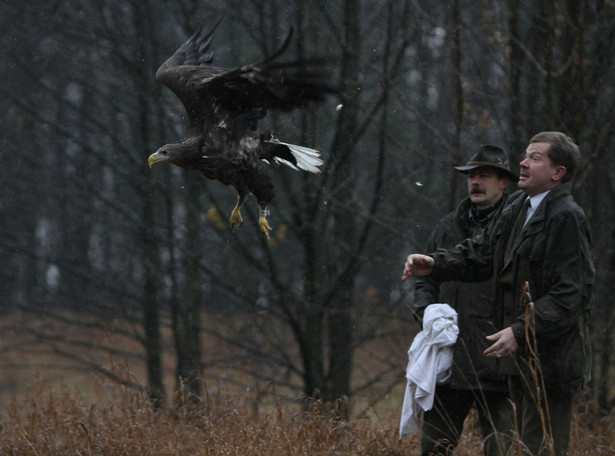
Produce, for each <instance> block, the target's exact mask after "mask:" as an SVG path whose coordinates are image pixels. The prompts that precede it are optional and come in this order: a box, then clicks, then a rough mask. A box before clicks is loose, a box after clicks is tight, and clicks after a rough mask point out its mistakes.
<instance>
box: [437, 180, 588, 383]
mask: <svg viewBox="0 0 615 456" xmlns="http://www.w3.org/2000/svg"><path fill="white" fill-rule="evenodd" d="M570 189H571V184H570V183H569V182H568V183H564V184H560V185H559V186H557V187H555V188H553V189H552V190H551V191H550V192H549V194H548V195H547V196H546V197H545V199H544V200H543V201H542V203H541V204H540V206H539V207H538V208H537V210H536V213H535V214H534V215H533V216H532V218H531V219H530V220H529V221H528V223H527V224H526V225H525V227H523V230H522V231H521V234H520V235H519V236H518V237H517V240H516V242H510V245H509V237H510V233H511V230H512V229H513V226H514V224H515V219H516V217H517V214H518V213H519V211H520V210H521V207H522V206H523V202H524V200H525V199H526V195H525V193H523V192H522V191H518V192H516V193H514V194H513V195H511V197H510V198H509V199H508V201H507V203H506V205H505V207H504V208H503V209H502V213H501V216H500V217H499V219H498V220H497V221H495V223H494V224H493V225H491V226H490V228H489V230H488V231H487V232H486V233H484V235H479V236H478V237H475V238H473V239H467V240H465V241H464V242H463V243H461V244H460V245H458V246H457V247H456V248H454V249H452V250H449V251H443V252H436V253H433V254H432V256H433V257H434V258H435V260H436V262H435V266H434V270H433V272H432V278H433V279H436V280H464V281H476V280H484V279H485V278H487V277H489V276H490V275H492V274H493V275H495V277H496V283H495V290H494V291H495V293H496V301H495V307H494V324H495V326H496V327H497V328H499V329H503V328H506V327H509V326H510V327H512V329H513V332H514V334H515V337H516V338H517V342H519V345H520V349H519V351H518V352H517V355H516V356H515V357H514V359H512V360H511V359H510V358H508V359H507V358H502V360H501V361H500V364H501V365H500V369H501V372H502V373H506V374H519V373H520V374H522V375H525V376H528V375H529V371H528V360H529V358H530V357H529V348H528V345H527V344H526V330H525V328H526V324H525V312H524V309H525V306H524V305H520V303H521V302H522V291H523V284H524V283H525V282H527V283H528V284H529V290H530V293H531V296H532V301H533V303H534V321H535V331H536V338H537V348H538V356H539V360H540V367H541V371H542V376H543V381H544V383H545V385H546V386H547V388H548V389H550V390H551V391H554V392H555V391H557V390H561V391H573V390H576V389H578V388H580V387H582V386H584V385H585V384H586V383H587V382H588V381H589V379H590V373H591V341H590V335H589V322H590V316H591V315H590V313H591V305H590V300H591V294H592V287H593V283H594V276H595V271H594V264H593V260H592V256H591V249H590V230H589V224H588V221H587V219H586V217H585V214H584V213H583V211H582V209H581V208H580V207H579V206H578V205H577V204H576V203H575V202H574V200H573V198H572V196H571V195H570ZM507 250H508V252H507ZM507 253H508V255H507ZM511 361H514V362H515V364H513V362H511ZM517 366H518V367H517Z"/></svg>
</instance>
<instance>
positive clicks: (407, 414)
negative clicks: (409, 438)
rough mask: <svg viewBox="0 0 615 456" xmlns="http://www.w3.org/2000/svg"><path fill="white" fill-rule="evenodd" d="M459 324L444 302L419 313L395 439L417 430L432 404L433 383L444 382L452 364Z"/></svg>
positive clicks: (452, 311)
mask: <svg viewBox="0 0 615 456" xmlns="http://www.w3.org/2000/svg"><path fill="white" fill-rule="evenodd" d="M458 334H459V327H458V326H457V312H456V311H455V310H454V309H453V308H452V307H451V306H449V305H448V304H430V305H429V306H427V308H426V309H425V313H424V314H423V329H422V330H421V331H420V332H419V333H418V334H417V335H416V336H415V337H414V340H413V341H412V345H410V349H409V350H408V367H407V369H406V379H407V383H406V393H405V395H404V403H403V406H402V412H401V422H400V425H399V438H400V439H401V438H402V437H403V436H405V435H412V434H414V433H416V432H417V431H418V430H419V426H420V417H421V414H422V413H423V411H427V410H430V409H431V408H432V406H433V402H434V395H435V391H436V384H437V383H444V382H446V380H448V378H449V377H450V375H451V372H452V367H453V345H454V344H455V342H456V341H457V336H458Z"/></svg>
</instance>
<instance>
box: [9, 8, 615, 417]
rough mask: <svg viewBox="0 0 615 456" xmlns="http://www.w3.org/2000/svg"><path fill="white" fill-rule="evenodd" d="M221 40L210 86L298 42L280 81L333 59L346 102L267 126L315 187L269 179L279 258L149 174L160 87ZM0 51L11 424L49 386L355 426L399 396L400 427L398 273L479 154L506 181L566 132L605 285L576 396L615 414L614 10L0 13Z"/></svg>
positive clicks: (174, 175) (214, 200)
mask: <svg viewBox="0 0 615 456" xmlns="http://www.w3.org/2000/svg"><path fill="white" fill-rule="evenodd" d="M220 18H221V19H222V23H221V24H220V26H219V27H218V29H217V31H216V33H215V35H214V40H213V44H212V47H213V49H214V50H215V57H214V58H215V63H216V64H219V65H221V66H229V67H230V66H237V65H243V64H245V63H249V62H253V61H257V60H260V59H261V58H263V57H264V56H266V55H268V54H270V53H271V52H273V50H274V49H276V47H277V46H278V45H279V44H280V43H281V42H282V40H283V38H284V37H285V35H286V33H287V32H288V30H289V29H290V28H291V27H294V31H295V34H294V40H293V42H292V43H291V48H290V49H289V51H288V56H289V58H300V57H312V56H318V57H325V58H326V59H327V61H328V62H329V64H330V67H329V69H328V70H327V73H328V76H329V77H330V78H331V82H332V84H333V85H335V86H337V87H340V88H341V90H340V93H339V96H336V97H332V98H331V99H329V100H327V101H326V102H325V103H323V104H322V105H320V106H317V107H314V108H313V109H305V110H300V111H297V112H295V113H293V114H292V115H289V116H287V115H284V116H282V115H270V116H269V117H268V119H267V121H266V122H265V124H267V126H268V127H269V128H271V129H272V130H274V131H276V132H279V136H280V137H281V138H282V139H283V140H286V141H288V142H295V143H298V144H304V145H307V146H310V147H315V148H318V149H320V150H321V151H322V152H323V158H324V161H325V163H324V165H323V172H322V173H321V174H320V175H309V176H308V175H306V174H301V173H297V172H296V171H293V170H290V169H286V168H283V167H275V166H274V167H272V168H271V169H270V170H269V171H270V174H271V175H272V176H273V177H274V181H275V185H276V197H277V199H276V203H275V204H274V205H273V206H272V207H271V216H270V223H271V224H272V226H273V228H274V231H273V233H272V239H271V240H269V241H267V240H265V239H264V238H263V236H262V235H261V234H260V232H259V230H258V226H257V223H256V219H257V217H258V208H257V207H256V204H254V200H250V201H249V202H248V203H247V204H246V207H245V210H244V216H245V218H246V223H245V224H244V226H243V227H241V228H238V229H235V230H233V231H231V230H230V229H229V228H228V222H227V221H228V216H229V214H230V209H231V208H232V207H233V205H234V202H235V196H234V193H233V192H232V191H231V190H230V189H228V188H225V187H223V186H222V185H220V184H219V183H217V182H212V181H207V180H205V179H204V178H203V176H201V175H200V174H198V173H197V172H190V171H182V170H180V169H178V168H175V167H171V166H167V167H160V168H158V169H156V168H155V169H153V170H150V169H149V168H148V167H147V157H148V155H149V154H151V153H152V152H154V151H155V150H156V149H157V148H158V147H159V146H160V145H161V144H164V143H166V142H175V141H177V140H179V139H181V138H182V135H183V134H184V132H185V119H184V111H183V108H182V106H181V105H180V104H179V102H178V100H177V99H176V98H175V97H174V95H173V94H172V93H171V92H170V91H169V90H168V89H167V88H166V87H164V86H162V85H161V84H159V83H157V82H156V81H155V78H154V73H155V71H156V69H157V68H158V66H159V65H160V64H161V63H162V62H163V61H164V60H166V58H167V57H168V56H170V55H171V54H172V53H173V52H174V51H175V49H177V47H178V46H179V45H180V44H181V43H183V42H184V41H185V39H186V38H187V37H188V36H189V35H191V34H192V33H193V32H194V31H195V30H196V29H197V28H198V27H199V26H200V25H201V24H202V23H203V22H205V23H206V24H207V25H213V24H214V23H215V22H216V21H217V20H218V19H220ZM0 25H1V26H2V28H1V29H2V32H1V33H0V47H1V49H2V55H3V58H2V59H1V60H0V81H1V82H2V83H1V84H0V91H1V96H0V112H2V120H1V121H0V255H1V257H2V261H1V263H0V283H1V284H2V286H1V287H0V312H2V317H3V318H2V321H1V323H0V325H1V326H2V336H1V337H0V372H1V375H0V398H1V399H2V401H3V403H4V402H6V401H8V397H9V396H15V395H21V394H25V393H27V392H28V391H29V388H30V387H31V385H32V382H33V381H34V380H35V379H38V380H40V379H43V380H45V381H50V382H53V381H55V380H57V379H60V378H61V379H62V380H63V382H67V383H68V384H69V385H71V386H76V387H79V388H81V389H82V390H85V391H86V392H87V388H88V387H87V386H86V385H87V384H88V381H94V380H93V379H95V381H94V382H100V381H102V382H110V383H113V384H119V385H122V386H123V387H126V388H128V389H134V390H144V391H146V392H147V394H148V395H149V397H150V398H152V399H153V400H154V401H155V403H157V404H160V405H163V404H165V403H168V402H169V401H170V400H171V397H176V394H175V393H177V392H180V393H182V394H184V393H185V394H186V395H188V396H194V397H201V396H202V395H203V394H205V393H207V394H211V393H213V392H214V391H216V390H220V389H229V388H230V389H233V388H235V389H238V390H242V391H244V390H250V391H251V394H253V395H254V398H255V400H256V401H258V400H259V398H260V397H263V398H265V397H267V396H268V395H269V394H270V393H271V391H272V388H274V389H275V391H276V397H279V398H284V399H288V400H289V401H296V400H297V399H298V398H305V397H317V398H319V399H322V400H323V401H325V402H334V401H336V400H338V399H339V398H345V400H344V401H343V402H344V404H348V405H350V406H351V407H352V409H353V410H354V412H353V413H355V414H360V413H362V412H363V411H365V410H367V409H371V408H373V407H376V406H377V405H378V404H379V403H386V406H387V407H389V406H390V404H391V402H388V401H391V397H392V394H393V392H395V391H397V396H395V397H396V399H397V401H395V400H394V401H392V403H393V404H395V406H399V407H400V406H401V403H400V400H399V397H400V396H399V394H400V393H399V391H401V390H402V388H403V385H404V382H405V377H404V369H405V365H406V362H407V357H406V351H407V349H408V347H409V344H410V342H411V340H412V337H413V335H414V333H415V332H416V331H417V327H416V324H415V323H414V321H413V319H412V316H411V313H410V310H409V308H410V305H411V302H412V287H411V284H402V282H401V281H400V276H401V270H402V265H403V261H404V258H405V256H406V255H407V254H408V253H411V252H417V251H421V250H422V248H423V245H424V243H425V240H426V237H427V236H428V234H429V232H430V229H431V228H432V227H433V225H434V223H435V222H436V221H437V220H439V219H440V218H441V217H442V216H444V215H445V214H446V213H448V212H449V211H451V210H452V209H453V207H454V206H455V203H456V202H457V201H458V200H459V199H460V198H461V197H463V196H464V194H465V191H466V190H465V180H464V178H463V176H462V175H460V174H459V173H456V172H455V171H454V170H453V166H455V165H459V164H462V163H464V162H465V161H467V159H468V158H469V157H470V156H471V155H472V154H473V153H474V152H475V151H476V150H477V147H478V146H479V145H480V144H485V143H492V144H498V145H501V146H503V147H505V148H506V149H507V150H508V151H509V152H510V156H511V161H512V163H513V165H514V166H516V164H517V163H518V162H519V161H520V159H521V157H522V155H523V153H524V150H525V146H526V144H527V142H528V140H529V139H530V137H531V136H533V135H534V134H535V133H537V132H539V131H543V130H561V131H564V132H566V133H567V134H569V135H570V136H571V137H573V138H574V139H575V141H576V142H577V143H578V144H579V145H580V147H581V150H582V155H583V159H582V165H581V167H580V170H579V174H578V177H577V179H576V181H575V187H574V196H575V198H576V200H577V201H578V202H579V203H580V204H581V206H582V207H583V208H584V210H585V211H586V213H587V216H588V218H589V219H590V221H591V224H592V236H593V252H594V257H595V262H596V267H597V282H596V287H595V303H594V314H593V325H594V327H593V331H592V334H593V346H594V376H593V377H594V379H593V381H592V384H591V385H590V388H589V389H588V391H587V394H589V395H591V396H592V397H593V398H595V401H596V403H597V404H598V406H599V408H600V409H601V410H602V411H603V412H606V413H608V412H611V411H612V407H613V403H614V402H613V396H614V392H613V382H612V375H613V372H612V367H613V360H612V355H611V354H612V352H613V331H614V324H613V323H614V322H613V316H614V313H613V306H611V305H610V301H609V298H608V296H613V295H614V294H615V290H614V289H613V288H614V287H615V280H614V278H613V271H614V269H615V268H614V267H615V264H614V263H615V252H614V250H613V245H614V241H615V239H614V237H615V230H614V225H615V211H613V202H614V201H615V198H614V193H615V185H614V184H615V182H613V177H612V176H613V175H614V173H613V168H614V167H615V155H614V154H613V131H614V125H615V112H614V111H615V97H614V89H615V77H614V76H613V75H614V74H615V71H614V70H615V65H614V63H615V62H614V59H615V53H614V52H613V51H612V43H613V41H614V40H615V6H614V4H613V3H612V2H605V1H600V0H561V1H555V0H542V1H526V2H519V1H516V0H515V1H513V0H499V1H468V0H450V1H445V2H431V1H424V0H380V1H376V0H344V1H342V0H339V1H336V0H314V1H312V2H305V1H303V0H285V1H277V0H243V1H239V0H223V1H222V0H220V1H208V0H202V1H187V0H177V1H174V2H165V1H157V0H122V1H116V0H106V1H96V0H62V1H55V0H49V1H46V2H43V3H41V2H33V1H28V0H27V1H24V2H12V1H9V0H1V1H0ZM207 25H206V26H207ZM338 105H342V108H341V109H336V107H337V106H338ZM387 400H388V401H387Z"/></svg>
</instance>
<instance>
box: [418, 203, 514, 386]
mask: <svg viewBox="0 0 615 456" xmlns="http://www.w3.org/2000/svg"><path fill="white" fill-rule="evenodd" d="M505 199H506V196H503V197H502V199H500V201H498V204H497V205H496V207H495V208H494V210H493V211H491V212H490V213H489V215H488V216H486V217H478V216H476V214H472V213H471V208H472V201H471V200H470V198H466V199H464V200H463V201H461V202H460V203H459V204H458V205H457V209H456V210H455V211H454V212H451V213H450V214H448V215H447V216H445V217H444V218H443V219H442V220H440V221H439V222H438V223H437V224H436V226H435V227H434V229H433V231H432V232H431V235H430V237H429V239H428V241H427V245H426V251H427V252H432V251H436V250H438V249H451V248H453V247H455V246H456V245H457V244H458V243H460V242H461V241H463V240H464V239H466V238H469V237H473V236H477V235H479V234H481V233H482V232H483V231H484V230H485V228H486V227H487V225H488V224H489V223H490V222H491V221H492V220H494V219H496V218H497V217H498V216H499V213H500V211H501V209H502V207H503V205H504V204H503V203H504V201H505ZM493 285H494V284H493V279H492V278H491V277H490V278H489V279H488V280H486V281H484V282H480V283H468V282H457V281H455V282H444V283H442V284H440V283H439V282H437V281H435V280H433V279H432V278H431V277H422V278H418V279H417V280H416V282H415V287H414V302H413V310H414V312H415V316H416V317H417V319H419V320H420V319H421V318H422V317H423V313H424V311H425V308H426V307H427V306H428V305H430V304H432V303H436V302H441V303H447V304H449V305H450V306H451V307H452V308H453V309H455V310H456V311H457V313H458V318H457V323H458V326H459V336H458V338H457V343H456V344H455V346H454V347H453V366H454V368H453V371H452V373H451V377H450V380H449V386H450V387H451V388H455V389H477V388H482V389H484V390H490V391H506V389H507V386H506V378H505V376H503V375H502V374H501V373H500V372H499V370H498V365H497V362H496V360H495V359H493V358H487V357H486V356H485V355H483V350H485V348H487V347H488V346H489V345H490V343H489V342H488V341H487V340H486V339H485V336H488V335H489V334H493V333H494V332H496V331H497V330H496V328H495V326H494V324H493V309H494V306H493V302H494V299H493V291H494V286H493Z"/></svg>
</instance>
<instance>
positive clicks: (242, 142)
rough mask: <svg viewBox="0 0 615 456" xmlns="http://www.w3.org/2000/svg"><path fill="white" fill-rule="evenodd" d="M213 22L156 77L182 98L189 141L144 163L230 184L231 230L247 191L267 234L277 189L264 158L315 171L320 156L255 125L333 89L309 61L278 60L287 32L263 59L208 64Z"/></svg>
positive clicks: (160, 151)
mask: <svg viewBox="0 0 615 456" xmlns="http://www.w3.org/2000/svg"><path fill="white" fill-rule="evenodd" d="M216 27H217V24H216V26H214V27H213V28H212V29H211V30H209V31H206V30H205V29H204V27H203V26H201V28H200V29H199V30H198V31H197V32H196V33H195V34H194V35H193V36H192V37H190V38H189V39H188V40H187V41H186V42H185V43H184V44H183V45H182V46H181V47H180V48H179V49H178V50H177V51H176V52H175V54H173V56H171V58H169V59H168V60H167V61H166V62H164V63H163V64H162V65H161V66H160V68H158V71H157V72H156V79H157V80H158V81H159V82H161V83H163V84H164V85H166V86H167V87H168V88H169V89H171V90H172V91H173V92H174V93H175V95H177V97H178V98H179V99H180V100H181V102H182V103H183V105H184V107H185V109H186V111H187V113H188V118H189V121H190V128H189V133H188V136H187V138H186V139H184V140H183V141H182V142H180V143H177V144H166V145H164V146H162V147H161V148H160V149H158V150H157V151H156V152H155V153H153V154H152V155H150V157H149V158H148V164H149V166H150V167H151V166H152V165H154V164H155V163H162V162H169V163H172V164H174V165H177V166H181V167H183V168H190V169H196V170H198V171H200V172H201V173H203V174H204V175H205V176H206V177H207V178H209V179H214V180H217V181H220V182H222V183H223V184H225V185H229V186H231V187H233V188H234V189H235V190H236V191H237V204H236V206H235V208H234V209H233V211H232V213H231V216H230V225H231V227H234V226H237V225H241V224H242V223H243V219H242V216H241V212H240V209H241V206H242V205H243V204H244V203H245V201H246V199H247V198H248V196H249V195H250V193H252V194H253V195H254V196H255V197H256V199H257V200H258V204H259V207H260V218H259V225H260V229H261V231H262V232H263V234H265V236H267V237H268V236H269V231H270V230H271V227H270V226H269V223H268V222H267V219H266V215H267V206H268V205H269V204H270V203H271V202H272V201H273V198H274V190H273V183H272V181H271V178H270V177H269V176H268V175H267V174H266V173H265V171H264V169H263V165H262V164H263V162H267V163H271V162H277V163H283V164H286V165H288V166H290V167H292V168H295V169H301V170H305V171H309V172H312V173H318V172H320V171H319V169H318V167H319V166H320V165H321V164H322V160H321V159H320V158H319V156H320V153H319V152H318V151H317V150H314V149H310V148H307V147H302V146H297V145H293V144H287V143H284V142H282V141H280V140H278V139H277V138H275V137H274V136H273V135H271V134H270V133H267V134H265V133H260V134H259V133H257V132H256V127H257V123H258V121H259V120H260V119H262V118H263V117H265V115H266V114H267V110H269V109H277V110H282V111H288V110H291V109H293V108H296V107H299V106H305V105H307V104H309V103H310V102H318V101H322V100H323V99H324V98H325V96H326V95H327V94H328V93H332V92H333V90H332V89H331V88H330V87H329V86H328V85H327V83H326V82H325V80H324V73H323V72H322V71H321V69H320V68H318V67H317V66H312V63H310V64H308V63H307V62H301V61H291V62H280V61H279V57H280V55H281V54H282V53H283V52H284V50H285V49H286V48H287V46H288V44H289V42H290V39H291V36H292V30H291V32H289V34H288V36H287V38H286V40H285V41H284V43H283V44H282V46H281V47H280V48H279V49H278V51H276V52H275V53H274V54H273V55H271V56H270V57H267V58H266V59H264V60H263V61H261V62H258V63H252V64H248V65H245V66H242V67H238V68H232V69H228V68H219V67H215V66H213V65H212V61H213V51H212V50H211V49H210V47H211V46H210V44H211V38H212V35H213V32H214V30H215V29H216Z"/></svg>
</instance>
